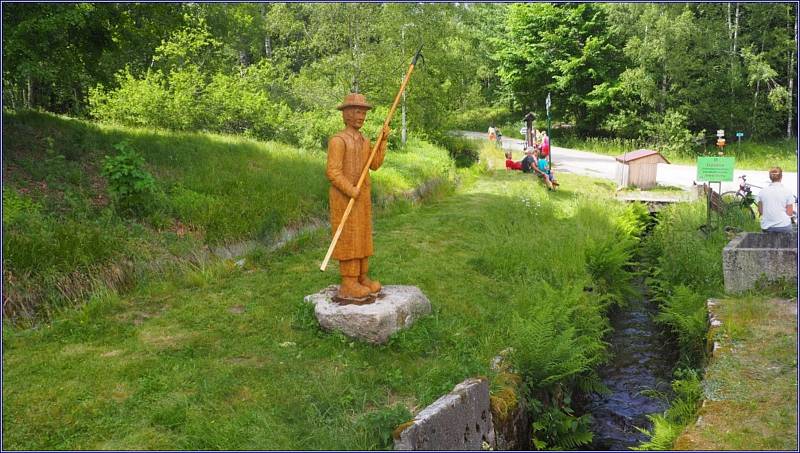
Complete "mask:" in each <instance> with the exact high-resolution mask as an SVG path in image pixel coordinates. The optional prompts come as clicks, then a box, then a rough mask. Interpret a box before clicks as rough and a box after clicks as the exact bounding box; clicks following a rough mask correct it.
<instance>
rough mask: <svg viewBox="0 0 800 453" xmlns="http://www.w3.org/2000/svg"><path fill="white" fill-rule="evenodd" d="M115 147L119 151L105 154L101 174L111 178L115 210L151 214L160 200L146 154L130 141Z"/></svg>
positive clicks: (109, 180) (109, 182)
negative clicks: (146, 161) (138, 150)
mask: <svg viewBox="0 0 800 453" xmlns="http://www.w3.org/2000/svg"><path fill="white" fill-rule="evenodd" d="M114 148H115V149H116V150H117V151H118V153H117V154H116V155H114V156H106V157H105V160H104V161H103V169H102V175H103V176H104V177H105V178H106V179H107V180H108V191H109V193H110V194H111V199H112V200H113V202H114V207H115V209H116V210H117V211H118V212H119V213H121V214H124V215H127V214H133V215H135V216H142V215H145V214H148V213H150V212H151V211H152V210H153V209H154V208H155V206H154V205H155V203H157V201H158V199H157V196H158V195H159V190H158V187H157V186H156V181H155V178H153V175H151V174H150V173H149V172H148V171H147V170H146V169H145V167H144V165H145V162H144V157H142V156H141V155H140V154H139V153H138V152H137V151H136V150H135V149H134V148H133V147H132V146H131V144H130V142H126V141H122V142H119V143H117V144H115V145H114Z"/></svg>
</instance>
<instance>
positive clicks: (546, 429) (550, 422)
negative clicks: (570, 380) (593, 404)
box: [531, 401, 594, 450]
mask: <svg viewBox="0 0 800 453" xmlns="http://www.w3.org/2000/svg"><path fill="white" fill-rule="evenodd" d="M533 406H534V410H533V420H534V422H533V424H532V425H531V428H532V435H531V442H532V444H533V447H534V448H536V449H537V450H574V449H576V448H578V447H581V446H583V445H588V444H590V443H591V442H592V439H593V437H594V435H593V434H592V431H591V430H590V424H591V417H590V416H589V415H588V414H584V415H581V416H576V415H575V413H574V412H573V410H572V409H571V408H570V407H569V406H563V407H559V406H552V407H548V408H544V407H543V406H542V404H541V402H539V401H535V403H534V404H533Z"/></svg>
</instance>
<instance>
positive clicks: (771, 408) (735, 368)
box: [675, 295, 797, 451]
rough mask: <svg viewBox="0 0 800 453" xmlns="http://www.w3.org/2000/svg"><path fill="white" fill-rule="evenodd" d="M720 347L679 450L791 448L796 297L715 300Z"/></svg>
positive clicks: (794, 422) (794, 436)
mask: <svg viewBox="0 0 800 453" xmlns="http://www.w3.org/2000/svg"><path fill="white" fill-rule="evenodd" d="M717 306H718V308H717V310H718V313H717V315H718V317H719V318H720V320H721V321H722V326H721V327H719V328H718V329H715V330H712V333H711V335H712V337H713V339H714V340H717V341H719V342H720V346H721V348H720V349H719V350H718V351H717V352H715V353H714V357H713V358H712V359H711V362H710V364H709V366H708V368H707V369H706V374H705V379H704V382H703V387H704V393H705V395H704V397H705V399H706V401H705V404H704V406H703V408H701V409H700V413H699V417H700V418H699V420H698V422H697V423H696V424H694V425H693V426H690V427H689V428H687V429H686V430H685V431H684V433H683V434H682V435H681V436H680V437H678V439H677V441H676V442H675V448H676V449H679V450H789V451H792V450H794V451H796V450H797V410H796V409H797V323H796V319H797V301H796V300H784V299H770V298H765V297H762V296H758V295H751V296H746V297H741V298H731V299H725V300H722V301H720V303H719V304H718V305H717Z"/></svg>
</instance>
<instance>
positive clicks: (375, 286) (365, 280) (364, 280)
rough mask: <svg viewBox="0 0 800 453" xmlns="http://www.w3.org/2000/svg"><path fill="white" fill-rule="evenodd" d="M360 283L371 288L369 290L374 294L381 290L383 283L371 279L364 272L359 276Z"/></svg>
mask: <svg viewBox="0 0 800 453" xmlns="http://www.w3.org/2000/svg"><path fill="white" fill-rule="evenodd" d="M358 283H360V284H361V285H363V286H366V287H367V288H369V292H370V293H372V294H377V293H379V292H380V290H381V283H380V282H376V281H374V280H370V279H369V277H367V274H362V275H361V276H360V277H358Z"/></svg>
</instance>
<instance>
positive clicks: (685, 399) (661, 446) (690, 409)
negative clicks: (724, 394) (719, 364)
mask: <svg viewBox="0 0 800 453" xmlns="http://www.w3.org/2000/svg"><path fill="white" fill-rule="evenodd" d="M672 391H673V392H674V393H675V396H674V398H673V399H672V401H671V402H670V407H669V408H668V409H667V410H666V411H664V413H663V414H655V415H649V416H648V419H649V420H650V422H651V423H652V424H653V427H652V428H651V429H650V430H644V429H641V428H637V429H639V431H641V432H642V433H644V434H646V435H648V436H650V439H649V440H648V441H647V442H643V443H642V444H640V445H638V446H637V447H634V448H632V450H638V451H649V450H659V451H662V450H671V449H672V448H673V444H674V442H675V439H677V438H678V436H679V435H680V434H681V432H682V431H683V429H684V427H685V426H686V425H688V424H689V423H691V422H692V421H694V418H695V415H696V413H697V410H698V409H699V408H700V404H701V402H702V398H703V387H702V385H701V382H700V376H699V375H698V374H697V372H696V371H695V370H693V369H691V368H681V369H678V370H676V371H675V380H674V381H672Z"/></svg>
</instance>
